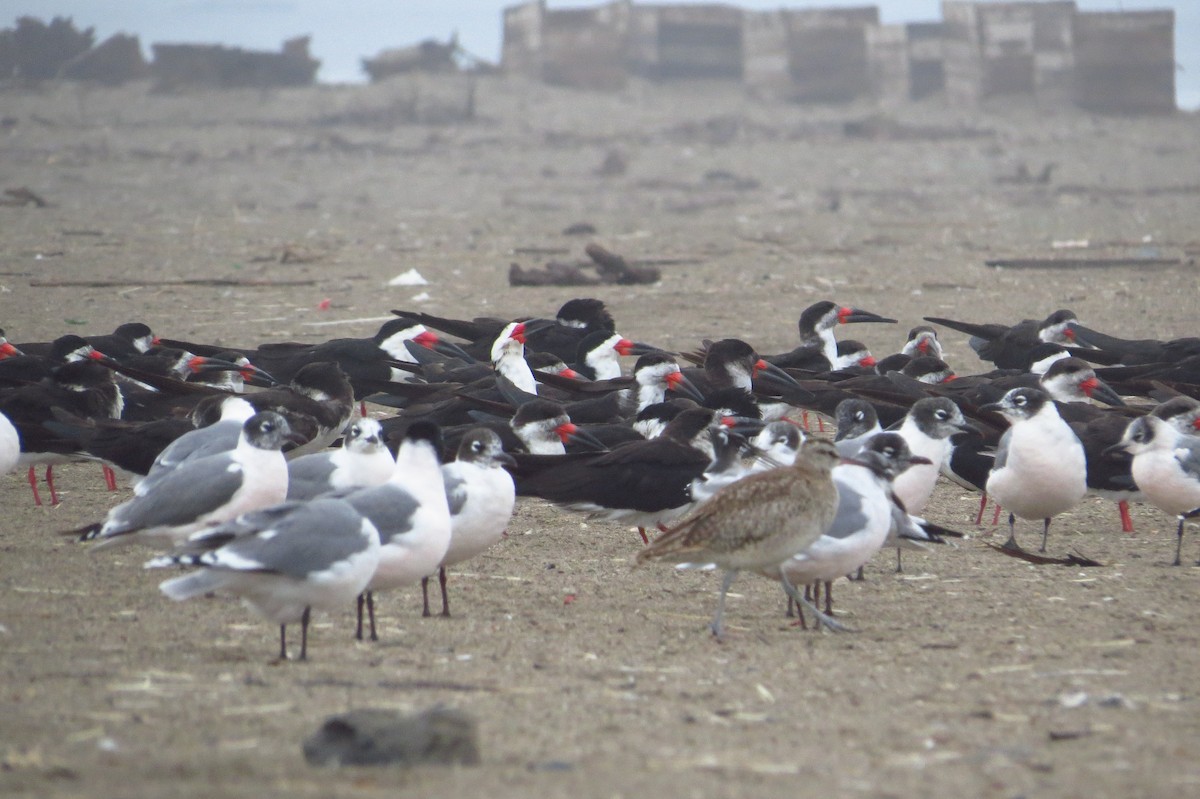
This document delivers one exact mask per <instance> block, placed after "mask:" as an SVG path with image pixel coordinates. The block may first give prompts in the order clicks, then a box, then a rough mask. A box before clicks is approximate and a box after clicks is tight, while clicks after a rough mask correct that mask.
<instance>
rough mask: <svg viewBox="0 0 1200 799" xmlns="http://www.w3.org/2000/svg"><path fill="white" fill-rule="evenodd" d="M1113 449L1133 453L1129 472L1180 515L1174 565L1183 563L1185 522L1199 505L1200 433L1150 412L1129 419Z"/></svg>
mask: <svg viewBox="0 0 1200 799" xmlns="http://www.w3.org/2000/svg"><path fill="white" fill-rule="evenodd" d="M1112 449H1113V450H1123V451H1125V452H1128V453H1129V454H1130V455H1132V456H1133V461H1132V463H1131V464H1130V472H1131V473H1132V475H1133V480H1134V482H1135V483H1136V484H1137V487H1138V488H1139V489H1141V492H1142V494H1143V496H1145V498H1146V499H1147V500H1149V502H1150V504H1152V505H1154V506H1155V507H1156V508H1158V509H1159V510H1161V511H1163V512H1164V513H1168V514H1171V515H1172V516H1175V517H1176V518H1177V519H1178V522H1179V525H1178V527H1177V528H1176V531H1175V535H1176V539H1177V540H1176V546H1175V560H1174V563H1173V565H1175V566H1178V565H1180V563H1181V555H1182V552H1183V525H1184V522H1185V521H1186V519H1187V518H1188V515H1189V514H1190V512H1191V511H1193V510H1195V509H1197V508H1200V437H1198V436H1193V435H1185V434H1182V433H1180V431H1179V430H1178V429H1177V428H1176V427H1174V426H1173V425H1172V424H1171V423H1170V422H1167V421H1165V420H1163V419H1160V418H1159V417H1158V416H1155V415H1154V414H1153V413H1151V414H1148V415H1146V416H1143V417H1141V418H1138V419H1134V420H1133V421H1132V422H1130V423H1129V426H1128V428H1126V430H1125V434H1124V436H1123V437H1122V438H1121V440H1120V441H1119V442H1118V443H1117V444H1114V445H1113V447H1112Z"/></svg>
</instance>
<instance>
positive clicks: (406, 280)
mask: <svg viewBox="0 0 1200 799" xmlns="http://www.w3.org/2000/svg"><path fill="white" fill-rule="evenodd" d="M388 285H389V286H428V285H429V281H428V280H426V279H425V278H424V277H422V276H421V273H420V272H418V271H417V270H416V269H415V268H413V269H409V270H408V271H407V272H401V273H400V274H398V275H396V276H395V277H394V278H392V279H391V280H389V281H388Z"/></svg>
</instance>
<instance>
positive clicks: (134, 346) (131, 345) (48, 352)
mask: <svg viewBox="0 0 1200 799" xmlns="http://www.w3.org/2000/svg"><path fill="white" fill-rule="evenodd" d="M74 338H80V337H78V336H76V337H74ZM82 340H83V341H86V342H87V343H88V344H89V345H90V346H91V347H92V348H93V349H95V350H98V351H99V352H102V353H104V354H105V355H106V356H108V357H109V358H112V359H114V360H123V359H125V358H130V357H133V356H135V355H143V354H145V353H146V352H147V351H149V350H150V348H151V347H153V346H155V345H157V344H158V343H159V340H158V337H157V336H155V335H154V333H153V332H152V331H151V330H150V326H149V325H147V324H145V323H143V322H126V323H125V324H123V325H120V326H118V327H117V329H116V330H114V331H113V332H112V333H110V334H107V335H99V336H86V337H83V338H82ZM59 341H60V339H56V340H54V341H44V342H32V343H28V344H18V345H17V347H18V348H19V349H20V351H21V352H23V353H24V354H26V355H32V356H37V357H45V358H51V359H53V358H55V357H56V356H55V353H56V351H58V350H59V349H60V348H61V345H60V344H59Z"/></svg>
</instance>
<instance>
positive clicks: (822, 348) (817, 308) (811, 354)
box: [766, 300, 896, 372]
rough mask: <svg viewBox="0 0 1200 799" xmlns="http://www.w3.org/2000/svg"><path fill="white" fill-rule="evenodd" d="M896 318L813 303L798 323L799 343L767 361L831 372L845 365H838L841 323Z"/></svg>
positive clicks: (881, 320)
mask: <svg viewBox="0 0 1200 799" xmlns="http://www.w3.org/2000/svg"><path fill="white" fill-rule="evenodd" d="M895 321H896V320H895V319H888V318H887V317H883V316H880V315H878V314H874V313H871V312H870V311H864V310H862V309H860V308H852V307H850V306H846V305H838V304H837V303H834V302H830V301H829V300H822V301H821V302H817V303H813V304H812V305H810V306H808V307H807V308H805V309H804V311H803V312H802V313H801V314H800V320H799V322H798V323H797V326H798V328H799V331H800V345H799V346H798V347H796V348H795V349H793V350H791V351H790V352H785V353H782V354H780V355H771V356H768V357H767V358H766V361H767V362H768V363H772V364H774V365H775V366H779V367H781V368H785V369H803V370H805V371H810V372H828V371H832V370H834V369H839V368H842V367H840V366H839V365H838V350H837V339H836V338H835V337H834V335H833V330H834V328H836V327H837V326H838V325H845V324H852V323H855V322H884V323H895Z"/></svg>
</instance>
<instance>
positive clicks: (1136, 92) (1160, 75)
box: [1072, 10, 1175, 114]
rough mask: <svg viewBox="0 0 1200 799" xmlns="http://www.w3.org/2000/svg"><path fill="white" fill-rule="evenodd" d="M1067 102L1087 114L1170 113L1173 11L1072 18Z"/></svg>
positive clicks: (1172, 108)
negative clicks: (1072, 56)
mask: <svg viewBox="0 0 1200 799" xmlns="http://www.w3.org/2000/svg"><path fill="white" fill-rule="evenodd" d="M1072 99H1073V100H1074V102H1075V105H1077V106H1079V107H1080V108H1082V109H1085V110H1087V111H1096V112H1100V113H1107V114H1167V113H1171V112H1173V111H1175V12H1174V11H1170V10H1163V11H1125V12H1081V13H1079V14H1076V15H1075V74H1074V91H1073V94H1072Z"/></svg>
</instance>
